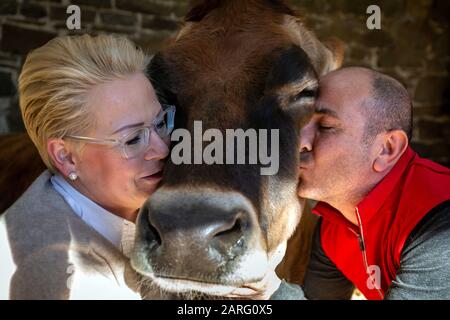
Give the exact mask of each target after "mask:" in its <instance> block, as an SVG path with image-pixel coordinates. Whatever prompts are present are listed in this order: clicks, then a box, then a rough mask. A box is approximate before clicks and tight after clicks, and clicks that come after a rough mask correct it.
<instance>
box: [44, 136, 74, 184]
mask: <svg viewBox="0 0 450 320" xmlns="http://www.w3.org/2000/svg"><path fill="white" fill-rule="evenodd" d="M47 152H48V155H49V156H50V158H51V160H52V162H53V165H54V166H55V167H56V168H57V169H58V170H59V172H60V173H61V174H62V175H63V176H65V177H67V176H68V175H69V174H70V173H71V172H76V166H75V162H74V159H73V155H72V153H71V151H70V148H69V147H68V145H67V144H66V142H65V141H64V140H63V139H49V140H48V141H47Z"/></svg>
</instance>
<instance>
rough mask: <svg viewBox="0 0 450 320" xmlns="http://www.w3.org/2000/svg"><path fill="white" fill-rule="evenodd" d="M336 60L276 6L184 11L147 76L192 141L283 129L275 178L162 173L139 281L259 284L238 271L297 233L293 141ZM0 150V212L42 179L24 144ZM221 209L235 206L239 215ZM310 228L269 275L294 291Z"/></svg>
mask: <svg viewBox="0 0 450 320" xmlns="http://www.w3.org/2000/svg"><path fill="white" fill-rule="evenodd" d="M342 58H343V52H342V49H341V47H339V44H338V43H336V42H330V43H328V47H326V46H324V45H322V44H321V43H320V42H319V41H318V40H317V39H316V38H315V37H314V36H313V35H312V33H310V32H309V31H308V30H307V29H306V28H305V27H304V25H303V24H302V21H301V19H300V18H299V16H298V15H297V13H296V12H294V11H293V10H291V9H290V8H289V7H288V6H286V5H285V4H284V3H283V2H282V1H275V0H247V1H242V0H228V1H220V0H209V1H205V2H204V3H203V4H201V5H199V6H196V7H195V8H194V9H192V11H191V12H190V13H189V14H188V15H187V17H186V22H185V24H184V25H183V27H182V28H181V30H180V31H179V33H178V35H177V36H176V38H175V39H172V40H170V41H169V42H167V43H166V45H165V47H163V48H162V50H161V52H160V53H159V54H157V55H156V56H155V58H154V59H153V62H152V65H151V67H150V70H149V71H150V74H151V77H152V78H153V80H154V81H155V83H156V87H157V90H158V92H159V95H160V98H161V100H163V101H165V102H166V103H172V104H175V105H176V106H177V108H178V110H177V123H176V125H177V127H179V128H188V129H190V130H192V121H193V120H202V121H203V126H204V127H205V129H206V128H217V129H221V130H224V129H227V128H244V129H245V128H252V127H253V128H272V129H279V130H280V155H281V156H280V158H281V159H280V162H281V163H280V170H279V173H278V175H276V176H273V177H270V176H266V177H265V176H260V175H259V169H258V166H254V165H253V166H252V165H239V166H236V165H235V166H230V165H223V166H220V165H212V166H206V165H183V166H174V165H173V164H170V163H169V165H168V167H167V170H166V173H165V176H164V181H165V183H164V185H163V187H162V189H161V191H160V192H158V194H156V195H155V197H153V198H152V199H151V201H150V202H149V203H147V206H146V208H145V210H143V212H142V214H141V215H140V219H141V222H140V223H139V230H140V232H139V235H140V237H138V239H137V240H138V242H137V244H138V246H137V247H138V248H140V249H141V252H140V254H139V250H138V251H137V253H138V254H137V255H136V257H135V260H134V266H135V267H136V269H138V270H140V271H141V272H142V273H144V274H146V275H147V276H148V277H150V278H152V279H153V280H156V281H155V282H156V284H158V285H159V286H160V287H161V288H163V289H169V290H170V289H171V290H172V291H189V290H192V289H198V286H196V285H197V284H201V285H202V286H203V288H208V289H205V290H198V291H203V292H206V293H215V292H212V291H211V288H214V287H216V289H217V287H218V286H217V285H222V286H226V285H238V284H239V283H240V282H242V281H247V280H254V279H256V278H257V277H258V276H259V275H257V274H253V275H252V276H253V279H250V278H251V276H250V277H249V275H250V273H251V272H250V271H248V273H247V271H245V270H246V269H247V270H252V269H254V270H257V269H258V268H256V267H255V266H254V265H252V260H251V259H248V260H247V261H246V262H245V260H244V259H242V257H243V256H244V255H245V254H246V252H249V251H252V250H253V251H258V252H257V253H258V254H259V255H260V256H263V260H264V256H267V254H269V255H270V254H272V252H274V250H275V248H277V247H279V246H280V245H282V244H283V243H284V242H286V241H287V239H288V238H289V236H290V235H291V234H292V233H293V232H294V230H295V227H296V225H297V222H298V220H299V219H300V206H299V203H298V200H297V196H296V192H295V190H296V184H297V178H298V172H297V168H298V156H297V154H298V134H297V133H298V129H299V128H300V126H301V125H302V124H303V123H304V121H306V119H307V118H308V115H309V113H310V111H311V106H312V103H313V101H314V96H315V94H316V91H317V76H318V75H321V74H324V73H326V72H329V71H331V70H333V69H336V68H338V67H339V66H340V64H341V63H342ZM0 150H2V158H0V165H1V166H0V168H1V169H0V170H2V173H1V177H2V181H1V183H0V187H1V188H3V189H4V190H3V189H2V191H3V192H2V195H6V196H5V197H2V200H1V201H2V202H1V203H0V204H1V205H2V206H3V208H2V210H1V211H0V212H2V211H3V210H4V209H5V208H6V207H8V206H9V205H10V204H12V202H13V201H14V200H15V199H16V198H17V197H18V196H19V195H20V194H21V193H22V192H23V190H25V188H26V187H27V186H28V185H29V184H30V183H31V182H32V181H33V180H34V179H35V177H36V176H37V175H38V174H39V172H40V171H41V170H42V169H43V168H44V167H43V164H42V162H41V161H40V160H39V157H38V156H37V152H36V151H35V149H34V147H33V146H32V144H31V142H30V140H29V139H28V138H27V137H26V135H23V134H22V135H10V136H6V137H0ZM32 168H33V169H32ZM19 182H20V183H19ZM12 186H13V187H12ZM11 191H12V193H14V194H12V193H11ZM8 192H9V194H8ZM209 200H212V202H211V201H209ZM219 202H223V203H227V202H228V203H229V204H235V205H236V206H237V207H239V206H241V208H238V209H239V210H240V211H239V210H238V211H239V212H241V211H243V213H239V214H236V212H233V210H234V209H236V208H237V207H236V208H227V209H226V210H224V207H221V205H219ZM194 204H195V205H196V206H197V207H196V208H195V210H192V209H190V208H192V207H194ZM211 205H212V206H211ZM244 207H245V208H244ZM242 208H244V209H245V210H241V209H242ZM306 211H307V212H308V210H306ZM161 216H167V219H168V220H170V221H171V222H173V229H170V228H168V227H167V224H168V222H169V221H161ZM210 217H213V218H210ZM147 221H150V222H151V225H148V224H147ZM229 221H231V222H229ZM314 224H315V218H314V217H312V216H311V214H310V213H309V214H308V213H307V214H304V215H303V218H302V219H301V221H300V225H299V227H298V228H297V230H296V232H295V234H294V235H293V236H292V237H291V239H290V240H289V242H288V248H287V254H286V256H285V259H284V260H283V262H282V263H281V264H280V265H279V267H278V269H277V271H278V273H279V274H280V276H281V277H283V278H284V279H286V280H288V281H291V282H296V283H301V282H302V280H303V274H304V271H305V266H306V262H307V260H308V253H309V244H310V239H311V235H312V230H313V228H314ZM216 226H218V228H216ZM189 228H192V229H191V232H189ZM165 233H167V234H170V236H169V237H168V236H167V234H165ZM239 239H242V242H243V246H242V249H239V250H235V252H234V253H233V257H232V258H233V259H231V257H230V256H229V255H227V254H226V253H224V250H225V251H227V249H232V248H233V246H234V245H235V244H236V243H237V242H238V241H237V240H239ZM213 242H214V244H213V245H212V244H211V243H213ZM152 246H153V247H152ZM208 250H210V251H211V250H212V251H216V252H218V254H217V255H216V259H211V257H210V256H208V254H204V253H203V252H206V251H208ZM231 260H235V261H231ZM231 262H233V263H231ZM238 263H241V267H238V266H237V264H238ZM263 263H264V261H263ZM261 267H263V265H261ZM260 269H261V268H260ZM166 278H171V279H184V280H187V281H186V282H184V283H182V281H178V282H177V281H175V280H170V279H169V280H168V279H166ZM161 279H162V280H163V281H164V280H168V281H167V282H165V283H164V282H163V283H162V282H161V281H160V280H161ZM192 284H194V285H195V287H192Z"/></svg>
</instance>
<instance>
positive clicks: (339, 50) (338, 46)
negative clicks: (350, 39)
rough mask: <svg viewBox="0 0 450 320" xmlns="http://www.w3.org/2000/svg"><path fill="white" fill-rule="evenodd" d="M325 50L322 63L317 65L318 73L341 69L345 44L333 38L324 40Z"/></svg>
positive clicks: (322, 73)
mask: <svg viewBox="0 0 450 320" xmlns="http://www.w3.org/2000/svg"><path fill="white" fill-rule="evenodd" d="M322 43H323V45H324V47H325V50H324V51H323V53H322V54H323V57H322V59H321V63H320V64H319V65H318V67H317V73H318V74H319V75H324V74H327V73H329V72H331V71H334V70H336V69H339V68H340V67H341V66H342V63H343V62H344V53H345V45H344V43H343V42H342V41H341V40H339V39H337V38H331V39H328V40H325V41H323V42H322Z"/></svg>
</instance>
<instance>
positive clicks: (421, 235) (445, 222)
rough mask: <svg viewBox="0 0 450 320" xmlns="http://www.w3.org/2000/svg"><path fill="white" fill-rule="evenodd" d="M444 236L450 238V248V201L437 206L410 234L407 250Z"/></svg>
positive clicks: (449, 244)
mask: <svg viewBox="0 0 450 320" xmlns="http://www.w3.org/2000/svg"><path fill="white" fill-rule="evenodd" d="M443 236H448V237H449V238H448V241H447V244H448V247H449V248H450V199H449V200H446V201H444V202H442V203H440V204H438V205H437V206H435V207H434V208H433V209H431V210H430V211H429V212H428V213H427V214H426V215H425V216H424V217H423V218H422V220H420V222H419V223H418V224H417V225H416V227H415V228H414V229H413V230H412V232H411V233H410V236H409V237H408V241H407V242H406V243H405V248H406V247H408V246H411V245H414V244H416V245H417V244H418V243H422V242H425V241H427V240H428V239H433V238H437V237H438V238H442V237H443Z"/></svg>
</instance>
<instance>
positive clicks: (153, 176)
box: [141, 170, 163, 181]
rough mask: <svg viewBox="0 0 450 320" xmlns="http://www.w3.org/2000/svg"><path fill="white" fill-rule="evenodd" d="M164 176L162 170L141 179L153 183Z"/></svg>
mask: <svg viewBox="0 0 450 320" xmlns="http://www.w3.org/2000/svg"><path fill="white" fill-rule="evenodd" d="M162 174H163V171H162V170H159V171H157V172H155V173H152V174H150V175H148V176H144V177H142V178H141V179H144V180H149V181H153V180H161V178H162Z"/></svg>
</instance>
